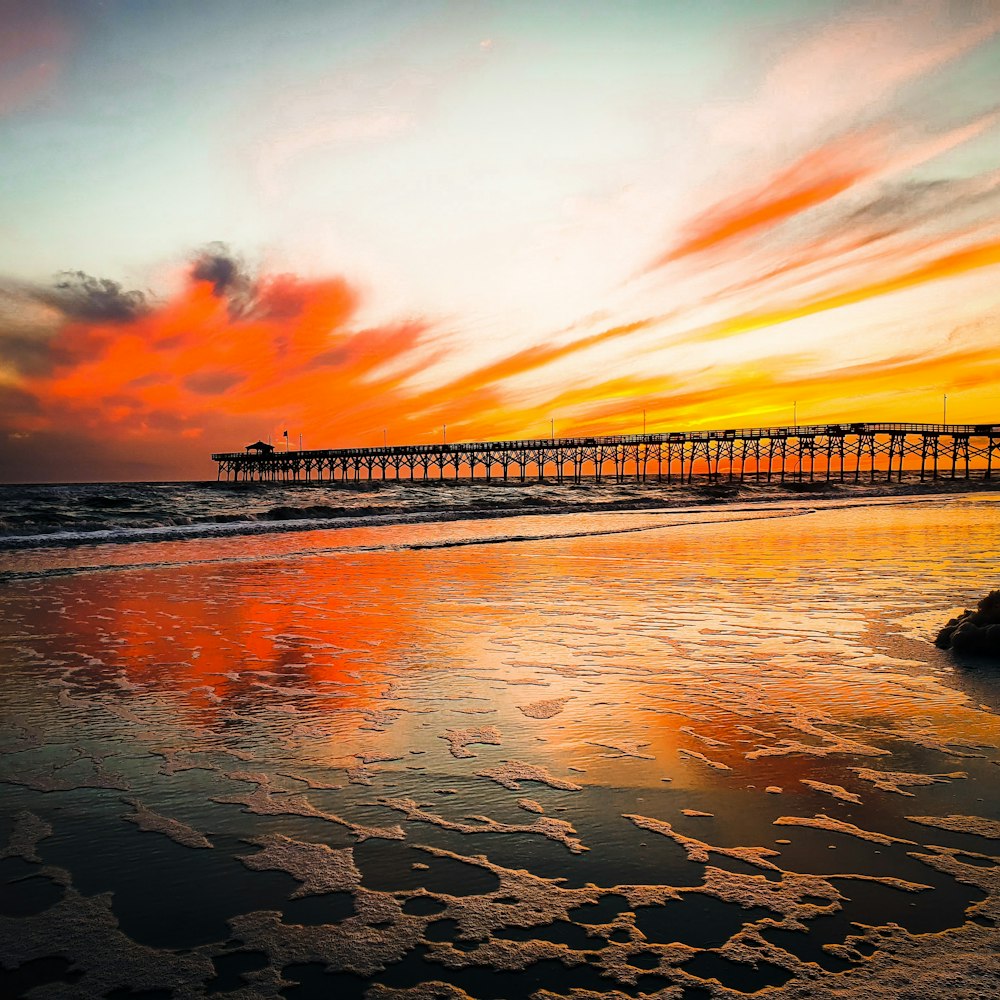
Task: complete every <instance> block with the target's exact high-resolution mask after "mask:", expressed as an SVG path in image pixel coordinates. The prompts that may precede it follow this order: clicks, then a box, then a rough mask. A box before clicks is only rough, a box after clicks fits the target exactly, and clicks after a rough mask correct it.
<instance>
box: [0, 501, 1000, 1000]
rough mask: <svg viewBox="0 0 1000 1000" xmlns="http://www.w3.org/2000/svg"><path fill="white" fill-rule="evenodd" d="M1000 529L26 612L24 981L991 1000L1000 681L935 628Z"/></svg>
mask: <svg viewBox="0 0 1000 1000" xmlns="http://www.w3.org/2000/svg"><path fill="white" fill-rule="evenodd" d="M997 509H998V508H997V504H996V501H994V500H993V499H992V498H990V497H982V498H977V497H967V498H956V499H952V500H949V501H946V502H922V503H919V504H917V503H909V504H905V505H899V506H897V505H892V504H884V503H883V504H873V505H856V506H847V507H844V508H842V509H826V510H823V509H820V510H810V509H809V508H804V509H802V510H797V511H796V516H781V517H765V518H755V519H752V520H745V519H742V518H743V515H742V514H741V513H739V512H736V513H734V514H733V517H732V519H731V520H730V521H728V522H727V521H726V518H725V516H724V512H723V511H719V510H716V511H713V512H712V515H713V516H712V517H711V519H708V518H706V517H704V516H699V517H697V518H695V519H694V520H693V521H691V522H689V523H683V522H682V519H681V518H679V516H678V515H676V514H672V515H671V516H670V517H669V518H664V517H663V515H662V514H661V515H648V516H646V515H635V514H630V515H628V517H629V518H638V519H639V520H638V521H635V522H631V521H630V522H629V524H628V525H623V524H619V527H622V526H624V527H628V529H629V530H627V531H623V532H617V533H613V534H594V533H593V532H591V531H589V530H588V531H586V532H583V531H574V530H573V529H574V524H573V523H571V522H572V521H573V519H572V518H565V519H563V518H559V517H554V518H551V519H549V524H548V526H547V531H546V533H547V534H551V535H559V534H560V533H562V534H564V535H566V536H568V537H551V538H547V539H535V540H531V541H508V542H506V543H504V544H489V545H476V544H467V543H471V542H475V540H476V538H477V533H481V534H482V535H483V537H484V538H488V539H489V540H491V541H496V538H495V537H494V536H495V533H496V532H495V526H491V525H484V524H483V523H482V522H479V523H469V524H466V525H464V526H463V525H461V524H457V523H456V524H451V525H448V526H447V529H446V533H447V538H442V536H441V535H440V533H439V534H438V536H437V539H436V540H437V541H438V542H442V541H443V542H446V543H447V544H442V545H436V546H433V547H429V548H420V547H414V546H413V545H409V546H405V545H401V544H400V539H399V536H398V531H397V529H385V530H387V531H391V532H394V534H392V536H391V539H389V540H388V542H387V539H386V538H385V537H382V538H381V542H380V541H379V537H376V536H378V531H377V530H376V529H365V532H366V534H365V537H364V539H359V538H350V539H345V538H343V537H341V536H338V539H339V540H338V541H337V543H336V545H333V546H331V545H317V546H316V547H315V548H314V549H313V550H311V552H312V554H308V553H309V552H310V550H309V549H308V546H307V547H306V549H305V550H303V537H302V536H297V537H296V539H295V550H294V551H292V550H291V549H290V548H289V545H290V542H289V540H288V539H285V538H273V539H272V538H268V539H265V540H257V541H255V542H254V546H255V549H254V552H253V553H252V555H253V558H252V559H251V558H243V557H241V558H239V559H238V560H234V556H235V552H234V548H233V546H232V545H231V544H230V542H226V543H220V542H219V541H218V540H215V541H212V542H205V543H204V544H201V543H187V544H188V545H189V546H190V545H193V546H194V548H195V550H196V551H192V550H190V549H188V550H187V552H186V558H184V559H175V558H173V557H172V556H171V555H170V553H169V552H161V553H160V555H161V559H160V561H161V562H162V563H164V565H159V566H157V567H151V568H145V569H135V570H130V571H118V570H113V569H105V570H103V571H101V572H82V573H71V574H69V575H59V576H35V577H31V576H28V577H20V578H13V577H12V578H11V579H10V580H9V581H8V584H7V586H6V593H5V595H4V608H5V616H4V624H3V626H2V629H3V632H2V639H3V649H4V659H5V670H4V674H3V681H2V686H0V697H2V703H3V729H2V730H0V750H2V756H0V780H2V781H3V782H4V783H5V788H6V791H5V794H4V805H3V806H2V816H3V823H4V826H3V827H2V828H0V839H2V838H3V836H4V835H6V840H4V841H3V842H4V843H6V844H7V845H8V846H7V847H6V848H5V849H3V850H0V868H2V873H0V874H2V875H3V878H4V881H5V883H7V886H6V888H7V889H9V890H10V893H9V896H10V902H9V903H5V904H4V909H3V912H2V914H0V932H2V933H0V938H2V940H3V944H2V945H0V958H2V960H3V964H4V966H5V969H6V970H8V971H5V972H0V984H2V983H3V977H4V976H7V977H8V983H21V982H27V983H29V984H30V983H34V984H36V985H37V986H38V988H39V989H40V990H41V992H40V993H39V994H38V995H45V996H90V995H94V996H100V995H103V994H105V993H108V992H111V991H114V990H124V989H129V990H133V991H135V990H174V992H175V995H177V996H199V995H204V994H205V992H206V991H216V992H218V991H220V990H224V995H227V996H235V997H251V996H253V997H258V996H289V997H293V996H299V997H303V996H325V995H329V994H330V993H331V991H332V992H333V993H334V994H336V995H338V996H345V997H347V996H352V995H353V996H363V995H367V996H369V997H381V998H389V997H414V998H424V997H465V996H471V997H480V998H483V1000H485V998H488V997H510V996H518V995H525V996H526V995H531V994H533V993H534V994H535V995H536V996H538V997H540V998H553V997H557V996H562V997H569V996H574V997H577V998H581V1000H582V998H584V997H588V996H593V995H595V994H596V995H607V996H622V997H624V996H633V995H636V991H639V992H641V993H643V994H647V995H652V996H661V997H664V998H665V997H678V996H682V995H683V996H690V997H696V996H718V997H725V996H745V995H747V994H748V993H753V992H755V991H757V990H760V989H764V988H765V987H768V988H770V992H769V993H768V994H767V995H768V996H772V997H789V998H790V997H805V996H826V995H829V992H830V989H831V988H832V986H833V984H834V983H835V984H836V986H837V989H838V990H840V991H841V995H843V996H847V997H850V996H864V995H877V994H879V993H880V991H881V993H880V995H886V996H889V995H895V994H894V992H893V991H894V989H895V986H894V985H893V984H898V983H899V982H903V981H905V982H908V983H910V984H911V985H912V988H913V989H914V990H915V991H917V990H919V991H920V992H922V993H924V994H925V995H928V996H969V997H973V996H975V997H985V996H989V995H991V994H990V992H989V990H990V989H994V990H995V983H996V982H997V978H996V977H997V976H1000V959H998V958H997V955H1000V948H998V944H1000V937H998V934H1000V932H998V931H997V920H998V919H1000V884H998V881H997V879H998V872H1000V867H998V866H1000V859H998V858H997V857H995V856H994V855H995V853H996V852H995V842H994V841H995V839H996V838H997V830H998V823H1000V817H998V814H997V805H996V804H997V802H998V797H997V795H996V787H997V781H998V779H1000V770H998V768H997V766H996V763H997V761H998V750H997V747H998V745H1000V719H998V715H997V706H998V701H1000V679H998V678H997V676H996V675H990V674H989V673H987V672H984V671H977V670H976V669H975V668H974V667H964V668H961V669H959V670H957V671H956V669H955V667H954V664H953V661H952V660H951V659H950V657H949V654H945V653H942V652H941V651H939V650H936V649H934V648H933V647H932V646H931V645H930V643H929V642H928V641H927V639H928V638H929V635H930V634H932V629H931V628H930V626H929V623H928V626H927V627H924V626H922V625H921V622H922V621H923V620H924V617H928V616H930V611H931V610H933V609H937V610H936V613H935V614H933V615H932V616H930V617H933V618H934V620H935V621H936V620H944V619H946V618H947V617H948V614H949V612H950V611H951V610H952V609H953V607H954V606H955V605H956V604H960V603H962V602H965V601H968V600H969V599H970V598H971V597H972V596H973V595H975V594H977V593H979V592H981V591H983V590H984V584H986V583H988V582H989V579H990V575H991V574H992V573H993V571H994V566H995V559H996V542H995V523H996V511H997ZM655 518H660V521H659V522H656V521H655ZM678 522H680V523H678ZM695 522H701V523H695ZM576 524H577V527H579V524H578V522H576ZM509 527H510V525H507V528H509ZM560 529H565V530H562V531H561V530H560ZM633 529H635V530H633ZM419 530H420V531H424V532H429V531H430V530H431V529H429V528H427V526H421V527H420V529H419ZM505 530H506V529H505ZM412 540H413V539H411V541H412ZM417 540H418V541H419V539H417ZM360 541H363V542H364V545H361V544H360ZM456 541H459V542H461V544H453V543H454V542H456ZM383 543H385V544H383ZM220 546H222V548H220ZM366 547H368V548H372V549H373V550H372V551H363V549H364V548H366ZM331 548H332V549H335V551H331ZM223 550H224V551H223ZM118 551H120V549H119V550H118ZM164 555H165V556H166V558H162V557H163V556H164ZM245 555H246V554H245ZM89 558H93V553H91V554H90V556H89ZM230 560H234V561H230ZM118 561H119V557H118V556H117V555H116V557H115V559H114V560H113V562H118ZM135 561H137V562H142V561H143V559H140V558H137V559H135ZM171 563H174V564H172V565H171ZM63 568H65V567H63ZM108 892H110V893H113V895H107V894H105V893H108ZM192 909H196V910H197V911H198V912H197V913H196V914H195V915H191V911H192ZM182 913H183V914H185V915H184V916H182V915H181V914H182ZM9 970H14V971H9ZM11 977H20V978H11ZM220 983H222V984H223V985H222V986H220V985H219V984H220ZM213 984H214V985H213ZM431 984H437V985H431ZM991 984H992V985H991ZM685 990H686V991H687V992H683V991H685Z"/></svg>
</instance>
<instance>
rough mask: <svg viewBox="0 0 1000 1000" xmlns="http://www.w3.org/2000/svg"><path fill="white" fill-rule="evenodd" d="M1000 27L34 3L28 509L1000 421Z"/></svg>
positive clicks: (924, 11) (428, 8)
mask: <svg viewBox="0 0 1000 1000" xmlns="http://www.w3.org/2000/svg"><path fill="white" fill-rule="evenodd" d="M998 101H1000V5H998V4H997V3H996V2H994V0H984V2H975V0H957V2H952V3H948V2H930V0H921V2H912V3H905V2H894V3H887V4H885V5H879V4H875V3H857V4H851V3H836V2H831V3H820V2H805V0H784V2H770V0H754V2H749V0H729V2H723V0H717V2H712V3H696V2H693V0H691V2H688V0H658V2H649V3H642V2H614V3H613V2H610V0H607V2H600V3H597V2H586V0H578V2H568V0H566V2H554V0H533V2H523V3H519V2H499V0H496V2H481V0H461V2H460V0H454V2H422V0H395V2H392V0H382V2H377V0H366V2H361V0H358V2H350V0H341V2H333V0H322V2H321V0H267V2H264V0H212V2H211V3H206V2H204V0H191V2H183V0H170V2H166V0H64V2H61V3H59V2H48V0H0V479H2V480H5V481H54V480H79V479H110V480H117V479H204V478H214V477H215V469H214V465H213V464H212V463H211V461H210V460H209V454H210V453H211V452H212V451H226V450H240V449H242V447H243V446H244V445H245V444H247V443H249V442H251V441H253V440H255V439H257V438H261V437H263V438H264V439H265V440H266V439H267V436H268V435H269V434H270V435H271V436H272V437H273V438H274V439H275V440H277V439H278V438H280V437H281V434H282V432H283V431H284V430H285V429H287V430H288V431H289V436H290V438H291V440H292V441H293V443H297V441H298V436H299V434H302V435H303V440H304V443H305V446H306V447H314V448H320V447H341V446H348V445H354V444H381V442H382V440H383V431H384V432H385V434H386V436H387V438H388V440H389V442H390V443H408V442H423V441H432V440H440V439H441V435H442V426H443V425H445V424H447V427H448V439H449V441H457V440H472V439H476V440H478V439H483V438H490V437H498V438H505V437H521V436H532V437H533V436H539V437H541V436H547V435H548V433H549V428H550V420H553V419H554V421H555V428H556V433H557V434H561V435H570V434H576V433H584V432H586V433H587V434H600V433H617V432H629V433H632V432H637V431H639V430H641V428H642V414H643V410H645V411H646V421H647V427H648V428H649V429H650V430H653V431H666V430H682V429H693V428H705V427H732V426H758V425H773V424H783V423H787V422H790V421H791V414H792V407H793V405H795V406H796V407H797V415H798V420H799V422H800V423H802V422H811V421H817V422H821V421H828V420H860V419H869V420H914V421H936V420H940V418H941V415H942V402H943V400H942V397H943V395H944V394H945V393H947V395H948V417H949V419H950V420H955V421H963V422H965V421H968V422H986V421H990V422H995V421H1000V103H998Z"/></svg>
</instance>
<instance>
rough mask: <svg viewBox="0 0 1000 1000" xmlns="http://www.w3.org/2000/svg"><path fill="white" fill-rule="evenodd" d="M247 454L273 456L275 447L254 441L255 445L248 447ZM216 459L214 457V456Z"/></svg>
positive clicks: (264, 442)
mask: <svg viewBox="0 0 1000 1000" xmlns="http://www.w3.org/2000/svg"><path fill="white" fill-rule="evenodd" d="M246 450H247V454H249V453H250V452H251V451H254V452H256V453H257V454H258V455H271V454H273V453H274V445H273V444H267V442H266V441H254V443H253V444H248V445H247V449H246ZM213 457H214V456H213Z"/></svg>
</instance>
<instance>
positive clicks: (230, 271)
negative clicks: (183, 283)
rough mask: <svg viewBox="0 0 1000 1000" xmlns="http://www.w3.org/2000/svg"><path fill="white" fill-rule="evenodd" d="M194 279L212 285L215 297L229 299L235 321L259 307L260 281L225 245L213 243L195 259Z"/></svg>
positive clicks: (192, 275) (192, 272)
mask: <svg viewBox="0 0 1000 1000" xmlns="http://www.w3.org/2000/svg"><path fill="white" fill-rule="evenodd" d="M191 277H192V278H193V279H194V280H195V281H208V282H210V283H211V285H212V294H213V295H215V296H216V297H217V298H220V299H226V300H227V301H228V303H229V314H230V316H232V317H233V318H234V319H235V318H236V317H238V316H243V315H246V314H247V313H249V312H251V311H252V310H253V309H254V308H255V306H256V304H257V294H258V289H257V281H256V278H255V277H254V276H253V275H252V274H251V273H250V271H249V269H248V268H247V265H246V262H245V261H244V260H243V258H242V257H240V256H239V255H238V254H235V253H233V252H232V250H230V248H229V247H228V246H226V244H225V243H218V242H216V243H209V244H208V245H207V246H205V247H204V248H203V249H202V250H201V251H200V252H199V253H198V254H197V255H196V256H195V258H194V260H193V262H192V266H191Z"/></svg>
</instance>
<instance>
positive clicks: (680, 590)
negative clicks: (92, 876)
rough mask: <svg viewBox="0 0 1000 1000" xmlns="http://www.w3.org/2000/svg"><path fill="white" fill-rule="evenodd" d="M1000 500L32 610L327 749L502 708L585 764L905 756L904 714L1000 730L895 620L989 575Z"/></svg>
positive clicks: (654, 769) (475, 552)
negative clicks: (900, 749)
mask: <svg viewBox="0 0 1000 1000" xmlns="http://www.w3.org/2000/svg"><path fill="white" fill-rule="evenodd" d="M994 508H995V504H991V503H990V502H989V501H988V500H982V501H977V500H975V499H974V498H971V499H968V500H966V501H963V502H962V503H952V504H949V505H944V504H941V505H934V504H921V505H919V506H916V505H911V506H907V507H902V506H891V505H882V506H879V505H873V506H868V507H855V508H845V509H843V510H826V511H819V512H810V511H809V510H808V508H802V509H800V510H799V511H797V512H793V513H786V514H785V515H783V516H775V517H773V518H771V519H764V520H760V519H758V520H754V521H733V522H732V523H726V524H719V523H715V524H700V525H699V524H691V525H682V526H673V527H667V528H663V529H660V530H651V531H641V532H638V533H634V534H621V535H610V536H598V537H594V536H585V537H576V538H568V539H552V540H535V541H530V542H523V543H517V542H508V543H504V544H496V545H469V546H464V547H457V548H455V547H447V548H430V549H422V550H384V551H378V552H357V551H355V552H339V553H330V554H324V555H318V556H315V557H311V558H294V559H290V558H280V557H278V558H272V559H266V558H262V559H260V560H259V561H254V562H249V563H239V564H225V563H220V564H212V563H209V564H205V565H189V566H173V567H166V568H161V569H155V570H137V571H132V572H123V571H109V572H103V573H94V574H80V575H77V576H71V577H65V578H55V579H49V580H46V581H44V583H39V584H33V585H32V586H31V587H30V588H29V590H30V591H31V592H32V593H33V595H34V600H33V603H34V608H33V610H32V611H31V619H32V630H33V631H34V632H35V634H37V635H41V636H48V637H49V638H47V639H45V640H41V639H40V640H38V645H39V647H40V648H41V649H42V650H43V651H44V652H46V653H47V654H48V655H52V656H56V655H59V656H62V657H64V658H66V659H67V660H68V661H69V662H74V659H75V660H77V661H79V662H86V663H87V665H86V667H85V669H84V670H82V671H80V672H78V673H77V674H75V675H74V681H75V682H79V683H81V684H84V686H86V687H89V689H90V690H92V691H93V690H100V691H101V692H102V693H103V694H104V695H110V694H113V695H114V697H115V698H120V699H123V700H124V701H125V702H129V700H130V699H131V700H133V701H134V703H135V705H136V710H137V711H139V713H140V715H141V714H142V713H141V709H142V707H143V706H144V705H149V704H151V703H152V704H160V705H163V706H169V707H171V709H172V710H176V712H177V713H178V718H181V719H183V721H184V722H185V723H186V724H188V725H194V726H197V727H202V728H205V729H209V730H213V731H214V730H216V729H217V728H218V727H219V726H220V725H221V724H222V723H224V722H226V721H227V720H233V719H237V720H242V722H243V723H244V724H247V725H252V726H253V727H254V728H255V732H256V733H257V735H258V736H259V737H261V738H268V734H269V733H271V732H272V730H274V726H275V724H276V723H275V720H280V721H281V723H282V725H283V726H284V729H282V730H281V733H282V735H281V738H282V739H284V738H286V737H287V734H288V732H289V731H291V732H292V733H293V734H295V733H298V734H299V735H300V736H301V735H302V734H307V735H308V736H309V737H310V739H311V740H312V741H313V742H312V745H311V748H310V751H309V755H310V758H311V759H312V760H319V761H322V760H332V759H334V758H342V757H344V756H345V755H348V754H350V753H352V752H360V750H371V748H372V747H376V746H377V747H378V748H379V750H380V751H381V752H384V753H386V754H405V753H407V752H410V751H413V750H414V749H415V748H431V747H433V748H436V749H438V750H439V751H440V750H441V749H442V744H441V743H440V737H441V736H442V734H444V733H445V732H446V730H449V729H467V728H474V727H483V726H493V727H496V728H497V729H498V730H499V732H500V734H501V738H502V744H501V745H502V748H503V749H502V751H498V752H502V753H503V755H504V757H505V758H521V757H523V758H524V759H533V760H539V759H542V760H545V761H548V762H549V763H548V764H547V765H546V766H551V767H559V768H563V767H565V766H566V765H567V764H568V763H570V762H575V763H576V764H577V765H579V766H581V767H582V768H583V769H584V770H583V771H581V774H584V773H586V775H587V777H586V778H581V779H580V780H581V781H583V780H585V781H608V782H610V781H616V780H623V777H622V776H624V775H628V776H629V780H630V781H633V782H638V783H640V784H641V783H644V782H648V783H653V782H657V781H659V780H660V778H661V777H662V776H665V775H669V776H673V777H674V778H675V780H677V781H680V782H687V783H688V784H689V785H692V786H714V785H724V784H727V783H731V782H733V781H739V782H740V783H741V784H746V782H747V781H753V782H756V783H757V784H758V785H759V786H761V787H762V786H763V785H764V784H781V785H785V784H791V783H795V782H797V781H798V780H800V778H801V777H802V776H804V775H805V776H814V775H815V774H817V773H820V772H821V773H822V774H823V775H824V776H825V778H824V780H833V779H834V778H836V777H837V772H838V769H839V772H840V773H839V778H837V780H838V781H839V783H845V776H846V777H850V776H849V774H848V772H847V770H846V768H847V765H848V764H852V765H863V766H871V767H885V768H886V769H889V770H891V769H893V766H892V764H890V763H887V761H888V759H889V758H888V756H887V755H886V754H882V755H878V750H880V749H881V750H889V751H891V750H892V749H893V747H895V746H897V745H898V741H899V740H900V739H904V738H906V739H910V738H913V739H917V742H918V743H919V742H920V740H921V739H923V740H924V745H926V746H931V745H934V744H935V743H936V744H941V745H943V744H949V743H956V741H957V742H958V743H964V744H968V745H972V744H976V743H985V744H996V743H997V742H1000V726H998V722H997V717H996V716H995V715H992V714H990V713H987V712H983V711H981V710H980V709H979V708H978V706H977V702H976V697H977V694H976V692H975V690H974V687H975V680H974V676H973V677H970V675H963V674H959V675H956V676H954V677H952V676H950V675H946V674H941V673H940V670H941V669H943V668H945V667H947V666H948V664H947V662H946V658H945V657H944V654H939V653H938V652H937V651H934V650H933V649H932V648H931V647H929V646H928V645H927V643H926V642H923V643H920V642H917V641H916V640H914V639H913V638H907V637H906V636H905V635H903V634H902V631H904V630H901V629H900V628H899V627H898V626H897V625H895V623H896V622H898V621H899V620H901V619H904V618H905V617H906V616H907V615H912V614H914V613H915V612H918V611H927V610H928V609H932V610H933V609H938V612H939V616H942V617H943V616H946V613H947V610H948V609H949V608H950V607H952V606H953V605H954V604H955V603H956V601H957V602H958V603H962V602H967V601H968V600H969V597H968V596H966V595H970V596H971V595H974V594H976V593H977V592H978V590H979V589H980V588H981V586H982V581H983V580H984V579H986V578H987V576H988V574H989V572H990V568H991V567H992V565H993V561H994V559H995V541H994V538H993V531H992V524H993V523H994V522H993V520H992V517H993V510H994ZM551 520H552V522H553V525H555V524H556V523H557V522H558V521H559V520H560V519H559V518H552V519H551ZM452 530H458V529H457V528H453V529H452ZM461 530H463V531H465V532H466V535H467V537H468V536H471V535H474V533H475V532H477V531H481V532H487V531H489V530H492V528H491V527H490V526H485V527H483V526H480V525H477V524H476V523H475V522H468V523H467V525H466V526H465V527H464V528H462V529H461ZM372 531H374V529H372ZM287 541H288V540H287V539H277V540H275V543H274V544H275V545H276V546H281V545H285V544H287ZM185 544H187V545H189V546H191V547H192V548H195V549H197V546H198V544H199V543H195V542H191V543H185ZM254 544H255V545H256V546H258V548H259V549H262V550H266V546H267V544H268V542H267V540H261V539H258V540H256V541H255V542H254ZM81 602H87V603H81ZM88 657H89V658H91V659H90V660H87V658H88ZM935 670H937V671H938V672H937V673H935ZM122 679H124V681H125V682H126V683H125V684H124V685H123V684H122V683H120V681H121V680H122ZM979 697H980V698H981V697H983V696H982V695H979ZM546 706H548V707H546ZM288 727H292V728H291V730H289V729H288ZM295 727H298V728H297V729H296V728H295ZM755 730H756V731H755ZM274 731H276V730H274ZM276 738H277V737H276ZM928 740H929V741H930V743H928V742H927V741H928ZM810 747H813V748H817V750H816V751H810V749H809V748H810ZM359 748H360V749H359ZM866 748H874V749H875V753H874V754H869V753H868V752H867V750H866ZM761 751H763V752H761ZM490 752H492V751H490ZM698 754H700V755H702V756H701V757H699V756H697V755H698ZM648 760H652V761H655V764H647V763H645V761H648ZM446 761H447V758H446ZM638 762H644V763H642V764H641V771H640V765H639V763H638ZM718 765H725V767H721V766H718Z"/></svg>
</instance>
